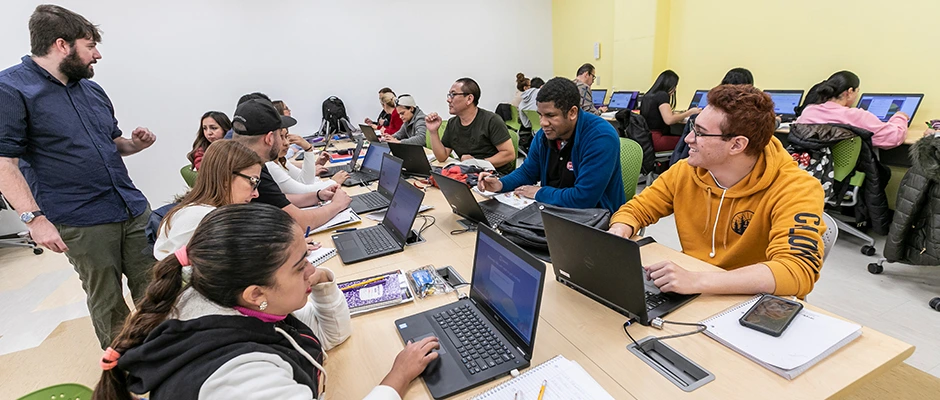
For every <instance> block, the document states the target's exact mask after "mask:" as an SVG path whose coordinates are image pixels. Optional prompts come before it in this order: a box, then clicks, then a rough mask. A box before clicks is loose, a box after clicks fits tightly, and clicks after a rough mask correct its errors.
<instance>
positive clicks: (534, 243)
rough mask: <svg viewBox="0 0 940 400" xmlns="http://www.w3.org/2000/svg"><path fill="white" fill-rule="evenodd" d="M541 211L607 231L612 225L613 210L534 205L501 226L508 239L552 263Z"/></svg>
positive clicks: (500, 228) (514, 215)
mask: <svg viewBox="0 0 940 400" xmlns="http://www.w3.org/2000/svg"><path fill="white" fill-rule="evenodd" d="M541 210H545V211H548V212H550V213H552V214H555V215H558V216H560V217H562V218H566V219H569V220H572V221H575V222H578V223H580V224H584V225H588V226H592V227H594V228H597V229H603V230H607V228H608V225H609V224H610V210H608V209H606V208H565V207H558V206H553V205H551V204H543V203H532V204H530V205H529V206H528V207H526V208H523V209H522V210H520V211H519V212H517V213H515V214H513V215H512V216H511V217H509V218H508V219H506V220H505V221H503V222H501V223H500V224H499V225H498V226H497V228H499V231H500V233H501V234H502V235H503V237H504V238H506V239H509V241H511V242H513V243H515V244H517V245H519V247H522V248H523V249H525V250H526V251H528V252H529V253H530V254H532V255H533V256H536V257H538V258H540V259H542V260H545V261H546V262H552V259H551V256H550V255H549V253H548V240H547V238H546V237H545V225H543V224H542V214H541V212H540V211H541Z"/></svg>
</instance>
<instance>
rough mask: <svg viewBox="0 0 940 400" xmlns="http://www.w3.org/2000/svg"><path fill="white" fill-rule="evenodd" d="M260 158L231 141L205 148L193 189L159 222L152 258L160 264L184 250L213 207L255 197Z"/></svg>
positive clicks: (258, 180) (256, 194) (258, 178)
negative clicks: (161, 261)
mask: <svg viewBox="0 0 940 400" xmlns="http://www.w3.org/2000/svg"><path fill="white" fill-rule="evenodd" d="M262 164H263V162H262V161H261V157H259V156H258V154H257V153H255V152H254V151H252V150H251V149H249V148H248V147H246V146H245V145H243V144H241V143H239V142H236V141H234V140H219V141H217V142H215V143H212V144H211V145H209V148H208V149H207V150H206V154H205V156H203V158H202V168H201V169H200V170H199V175H198V177H197V178H196V183H195V184H194V185H193V188H192V189H191V190H190V191H189V193H187V194H186V195H185V196H184V197H183V199H182V200H180V202H179V204H177V205H176V207H173V208H172V209H171V210H170V211H169V212H167V213H166V215H165V216H164V217H163V221H161V222H160V230H159V231H158V233H157V240H156V242H155V243H154V245H153V256H154V258H156V259H157V260H162V259H164V258H166V257H167V256H169V255H170V254H173V252H174V251H176V249H178V248H180V247H182V246H184V245H185V244H186V243H187V242H189V238H190V237H192V235H193V231H195V230H196V226H198V225H199V222H200V221H202V218H203V217H205V216H206V214H208V213H210V212H211V211H212V210H215V209H216V208H217V207H221V206H224V205H226V204H233V203H248V202H250V201H251V199H253V198H255V197H258V184H259V183H261V165H262Z"/></svg>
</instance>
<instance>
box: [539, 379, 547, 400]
mask: <svg viewBox="0 0 940 400" xmlns="http://www.w3.org/2000/svg"><path fill="white" fill-rule="evenodd" d="M546 385H548V381H542V390H539V398H538V400H542V396H544V395H545V386H546Z"/></svg>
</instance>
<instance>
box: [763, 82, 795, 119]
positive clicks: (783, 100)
mask: <svg viewBox="0 0 940 400" xmlns="http://www.w3.org/2000/svg"><path fill="white" fill-rule="evenodd" d="M764 93H767V94H769V95H770V100H771V101H773V102H774V113H776V114H777V116H778V117H780V122H793V121H796V108H797V107H799V105H800V103H801V102H802V101H803V91H802V90H765V91H764Z"/></svg>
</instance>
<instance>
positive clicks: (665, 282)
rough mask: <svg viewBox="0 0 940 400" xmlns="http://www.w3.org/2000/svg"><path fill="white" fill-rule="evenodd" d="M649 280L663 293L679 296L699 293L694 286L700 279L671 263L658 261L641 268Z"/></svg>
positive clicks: (693, 273)
mask: <svg viewBox="0 0 940 400" xmlns="http://www.w3.org/2000/svg"><path fill="white" fill-rule="evenodd" d="M643 269H645V270H646V273H647V275H648V276H649V278H650V280H652V281H653V283H654V284H656V287H658V288H659V290H661V291H663V292H675V293H679V294H694V293H701V290H699V289H698V288H697V286H696V284H697V283H698V280H699V279H700V277H698V276H696V275H698V274H697V273H695V272H691V271H688V270H686V269H685V268H682V267H680V266H678V265H676V264H675V263H674V262H672V261H660V262H658V263H656V264H653V265H649V266H645V267H643Z"/></svg>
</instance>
